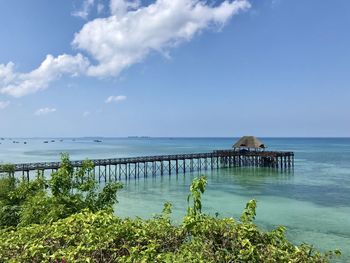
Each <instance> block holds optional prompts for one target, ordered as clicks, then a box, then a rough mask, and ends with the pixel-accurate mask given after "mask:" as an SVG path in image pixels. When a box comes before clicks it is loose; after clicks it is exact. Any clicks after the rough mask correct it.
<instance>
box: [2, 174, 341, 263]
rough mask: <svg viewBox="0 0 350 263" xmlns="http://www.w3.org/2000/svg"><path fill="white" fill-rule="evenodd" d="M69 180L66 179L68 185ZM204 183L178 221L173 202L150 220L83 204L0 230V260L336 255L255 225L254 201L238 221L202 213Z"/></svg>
mask: <svg viewBox="0 0 350 263" xmlns="http://www.w3.org/2000/svg"><path fill="white" fill-rule="evenodd" d="M70 183H71V181H70V180H67V189H68V188H72V186H70ZM205 186H206V178H205V177H200V178H198V179H195V180H194V181H193V183H192V185H191V188H190V190H191V193H190V195H189V197H188V204H189V206H188V210H187V211H188V212H187V215H186V216H185V218H184V220H183V222H182V224H180V225H174V224H172V222H171V219H170V215H171V205H170V204H169V203H166V204H165V205H164V209H163V212H162V213H161V214H160V215H158V216H155V217H154V218H153V219H149V220H142V219H140V218H135V219H130V218H127V219H120V218H118V217H116V216H114V215H113V213H112V211H111V210H100V211H98V212H95V213H94V212H92V210H93V209H92V210H91V209H86V210H83V211H80V212H79V213H76V214H74V215H71V216H69V217H67V218H65V219H60V220H58V221H56V222H52V223H46V224H39V225H38V224H32V225H29V226H24V227H22V226H19V227H17V228H15V227H10V228H6V229H3V230H0V262H328V261H329V259H330V258H331V257H332V255H333V254H334V253H335V254H339V252H338V251H335V252H328V253H326V254H321V253H320V252H318V251H314V250H313V249H312V247H311V246H308V245H305V244H303V245H301V246H298V247H297V246H294V245H293V244H292V243H290V242H289V241H288V240H287V239H286V237H285V229H284V228H283V227H279V228H277V229H275V230H273V231H271V232H265V231H262V230H260V229H258V227H257V226H256V225H255V224H254V223H253V220H254V217H255V209H256V201H255V200H252V201H250V202H248V204H247V206H246V209H245V210H244V211H243V214H242V216H241V218H240V220H239V221H236V220H234V219H233V218H223V219H220V218H217V217H211V216H209V215H205V214H203V213H202V212H201V208H202V203H201V195H202V194H203V193H204V190H205ZM58 192H59V193H61V194H63V193H64V191H62V189H61V190H59V191H58ZM65 194H67V195H70V194H69V193H68V192H65ZM97 199H98V198H97ZM97 199H94V200H97ZM107 200H109V199H108V198H107ZM107 204H108V206H109V205H110V203H109V202H107ZM95 205H96V206H93V207H95V208H98V209H99V208H101V206H100V205H98V204H97V203H95ZM49 207H50V206H49ZM102 207H103V206H102ZM50 208H51V207H50ZM48 212H50V211H48Z"/></svg>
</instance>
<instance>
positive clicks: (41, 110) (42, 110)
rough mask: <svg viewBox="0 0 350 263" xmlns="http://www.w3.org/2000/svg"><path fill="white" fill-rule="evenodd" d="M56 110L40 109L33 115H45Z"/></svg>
mask: <svg viewBox="0 0 350 263" xmlns="http://www.w3.org/2000/svg"><path fill="white" fill-rule="evenodd" d="M56 111H57V110H56V109H55V108H42V109H38V110H37V111H36V112H35V113H34V114H35V115H38V116H40V115H47V114H49V113H53V112H56Z"/></svg>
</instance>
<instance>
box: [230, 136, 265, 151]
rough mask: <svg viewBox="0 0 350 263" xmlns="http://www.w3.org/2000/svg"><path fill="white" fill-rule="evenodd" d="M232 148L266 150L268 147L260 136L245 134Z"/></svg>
mask: <svg viewBox="0 0 350 263" xmlns="http://www.w3.org/2000/svg"><path fill="white" fill-rule="evenodd" d="M232 148H233V149H234V150H239V151H241V150H243V151H250V150H254V151H257V150H264V149H265V148H267V147H266V146H265V144H264V143H262V142H261V141H260V140H259V139H258V138H256V137H254V136H243V137H242V138H240V139H239V140H238V141H237V142H236V143H235V144H234V145H233V146H232Z"/></svg>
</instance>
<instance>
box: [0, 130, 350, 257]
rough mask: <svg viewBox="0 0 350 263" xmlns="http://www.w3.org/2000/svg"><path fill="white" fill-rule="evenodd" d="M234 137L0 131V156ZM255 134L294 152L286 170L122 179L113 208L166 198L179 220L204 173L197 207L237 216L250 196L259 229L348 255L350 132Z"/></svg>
mask: <svg viewBox="0 0 350 263" xmlns="http://www.w3.org/2000/svg"><path fill="white" fill-rule="evenodd" d="M237 139H238V138H148V137H141V138H140V137H132V138H87V137H86V138H3V139H1V140H0V143H1V144H0V163H1V162H2V163H27V162H44V161H57V160H59V157H60V153H62V152H67V153H69V154H70V156H71V159H72V160H84V159H101V158H117V157H133V156H145V155H162V154H177V153H199V152H210V151H212V150H218V149H230V147H231V146H232V144H233V143H234V142H235V141H236V140H237ZM260 139H261V140H262V141H263V143H264V144H265V145H267V146H268V149H269V150H281V151H293V152H295V166H294V169H293V170H290V171H280V170H275V169H268V168H224V169H219V170H213V171H202V172H201V173H200V174H199V173H197V172H195V173H186V174H179V175H174V174H173V175H170V176H169V175H166V176H165V175H164V176H149V177H147V178H140V179H130V180H122V183H123V184H124V188H123V189H122V190H121V191H120V192H119V193H118V201H119V202H118V204H117V205H116V207H115V213H116V214H117V215H118V216H121V217H141V218H151V217H152V216H155V215H157V214H159V213H160V212H161V211H162V208H163V204H164V203H165V202H171V203H172V205H173V220H174V222H175V223H180V222H181V218H182V216H183V215H184V214H185V213H186V208H187V195H188V193H189V186H190V184H191V181H192V180H193V179H194V178H195V177H197V176H199V175H205V176H207V178H208V185H207V189H206V191H205V193H204V196H203V210H204V212H205V213H207V214H211V215H215V214H216V213H218V215H219V216H220V217H233V218H236V219H238V218H239V216H240V215H241V213H242V211H243V209H244V207H245V205H246V203H247V202H248V201H249V200H251V199H256V200H257V202H258V208H257V216H256V223H257V224H258V225H259V226H260V227H261V228H262V229H266V230H271V229H273V228H275V227H277V226H280V225H283V226H285V227H286V228H287V236H288V238H289V239H290V240H291V241H292V242H293V243H295V244H302V243H309V244H313V245H314V247H315V248H318V249H320V250H322V251H327V250H333V249H340V250H341V252H342V257H341V258H340V259H339V260H337V261H339V262H350V138H260ZM95 140H98V141H101V142H96V141H95ZM44 141H47V143H44Z"/></svg>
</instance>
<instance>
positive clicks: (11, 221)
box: [0, 154, 121, 227]
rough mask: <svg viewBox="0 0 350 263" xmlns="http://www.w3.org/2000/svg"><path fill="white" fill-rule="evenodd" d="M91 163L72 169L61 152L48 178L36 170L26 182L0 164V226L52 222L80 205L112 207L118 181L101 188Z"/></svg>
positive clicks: (66, 156) (89, 207)
mask: <svg viewBox="0 0 350 263" xmlns="http://www.w3.org/2000/svg"><path fill="white" fill-rule="evenodd" d="M92 169H93V164H92V163H91V162H90V161H84V162H83V163H82V167H81V168H79V169H77V170H74V168H73V166H72V164H71V162H70V160H69V156H68V155H67V154H62V156H61V167H60V168H59V169H58V170H57V171H56V172H53V173H52V174H51V176H50V179H46V178H45V177H44V176H43V175H41V174H40V173H39V174H38V176H37V178H36V179H34V180H32V181H30V182H27V181H19V180H18V179H15V177H14V176H13V171H14V168H12V169H11V165H6V167H5V168H4V167H2V170H3V171H6V172H7V173H8V175H9V176H5V175H3V178H2V179H1V180H0V227H6V226H26V225H30V224H46V223H52V222H55V221H57V220H59V219H63V218H66V217H68V216H70V215H73V214H76V213H79V212H81V211H83V210H84V209H88V210H89V211H91V212H97V211H99V210H103V209H110V210H112V207H113V205H114V204H115V203H116V202H117V190H118V189H120V188H121V184H120V183H110V184H107V185H106V186H105V187H104V188H103V189H102V190H101V191H100V189H99V185H98V184H97V182H96V181H95V179H94V178H93V177H92V176H90V175H91V172H92Z"/></svg>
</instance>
